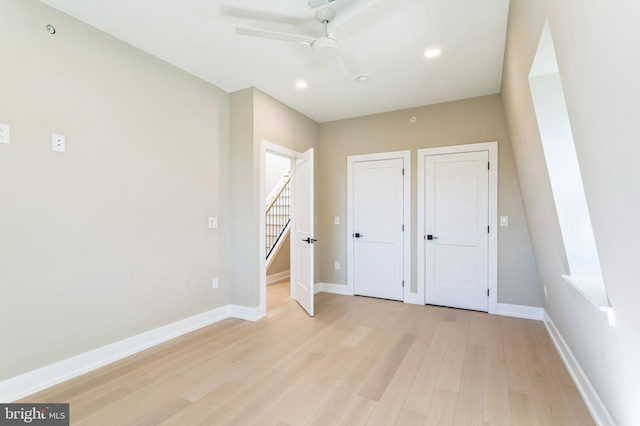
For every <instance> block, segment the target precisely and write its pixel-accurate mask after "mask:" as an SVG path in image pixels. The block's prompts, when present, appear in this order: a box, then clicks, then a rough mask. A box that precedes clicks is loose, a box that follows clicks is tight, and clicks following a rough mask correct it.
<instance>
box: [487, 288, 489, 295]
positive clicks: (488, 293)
mask: <svg viewBox="0 0 640 426" xmlns="http://www.w3.org/2000/svg"><path fill="white" fill-rule="evenodd" d="M487 297H489V289H487Z"/></svg>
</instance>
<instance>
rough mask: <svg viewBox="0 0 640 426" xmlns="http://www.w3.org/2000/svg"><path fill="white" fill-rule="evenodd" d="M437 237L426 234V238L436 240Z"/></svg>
mask: <svg viewBox="0 0 640 426" xmlns="http://www.w3.org/2000/svg"><path fill="white" fill-rule="evenodd" d="M437 239H438V237H434V236H433V235H431V234H429V235H427V240H437Z"/></svg>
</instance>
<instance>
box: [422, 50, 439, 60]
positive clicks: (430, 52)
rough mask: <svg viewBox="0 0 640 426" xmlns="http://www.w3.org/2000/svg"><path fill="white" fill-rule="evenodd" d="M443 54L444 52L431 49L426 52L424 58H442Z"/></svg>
mask: <svg viewBox="0 0 640 426" xmlns="http://www.w3.org/2000/svg"><path fill="white" fill-rule="evenodd" d="M441 53H442V50H440V49H437V48H435V49H429V50H427V51H426V52H424V56H426V57H427V58H435V57H436V56H440V54H441Z"/></svg>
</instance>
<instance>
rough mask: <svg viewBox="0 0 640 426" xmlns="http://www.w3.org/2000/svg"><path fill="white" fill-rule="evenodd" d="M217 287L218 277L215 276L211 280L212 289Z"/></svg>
mask: <svg viewBox="0 0 640 426" xmlns="http://www.w3.org/2000/svg"><path fill="white" fill-rule="evenodd" d="M217 288H218V277H214V278H213V279H212V280H211V289H212V290H215V289H217Z"/></svg>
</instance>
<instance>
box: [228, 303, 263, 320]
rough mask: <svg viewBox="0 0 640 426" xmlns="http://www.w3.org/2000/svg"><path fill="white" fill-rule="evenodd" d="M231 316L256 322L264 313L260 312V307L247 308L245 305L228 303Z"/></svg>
mask: <svg viewBox="0 0 640 426" xmlns="http://www.w3.org/2000/svg"><path fill="white" fill-rule="evenodd" d="M230 309H231V315H230V316H231V317H232V318H238V319H241V320H245V321H251V322H256V321H258V320H259V319H261V318H262V317H263V316H264V315H262V313H261V312H260V307H257V308H247V307H245V306H238V305H230Z"/></svg>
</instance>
